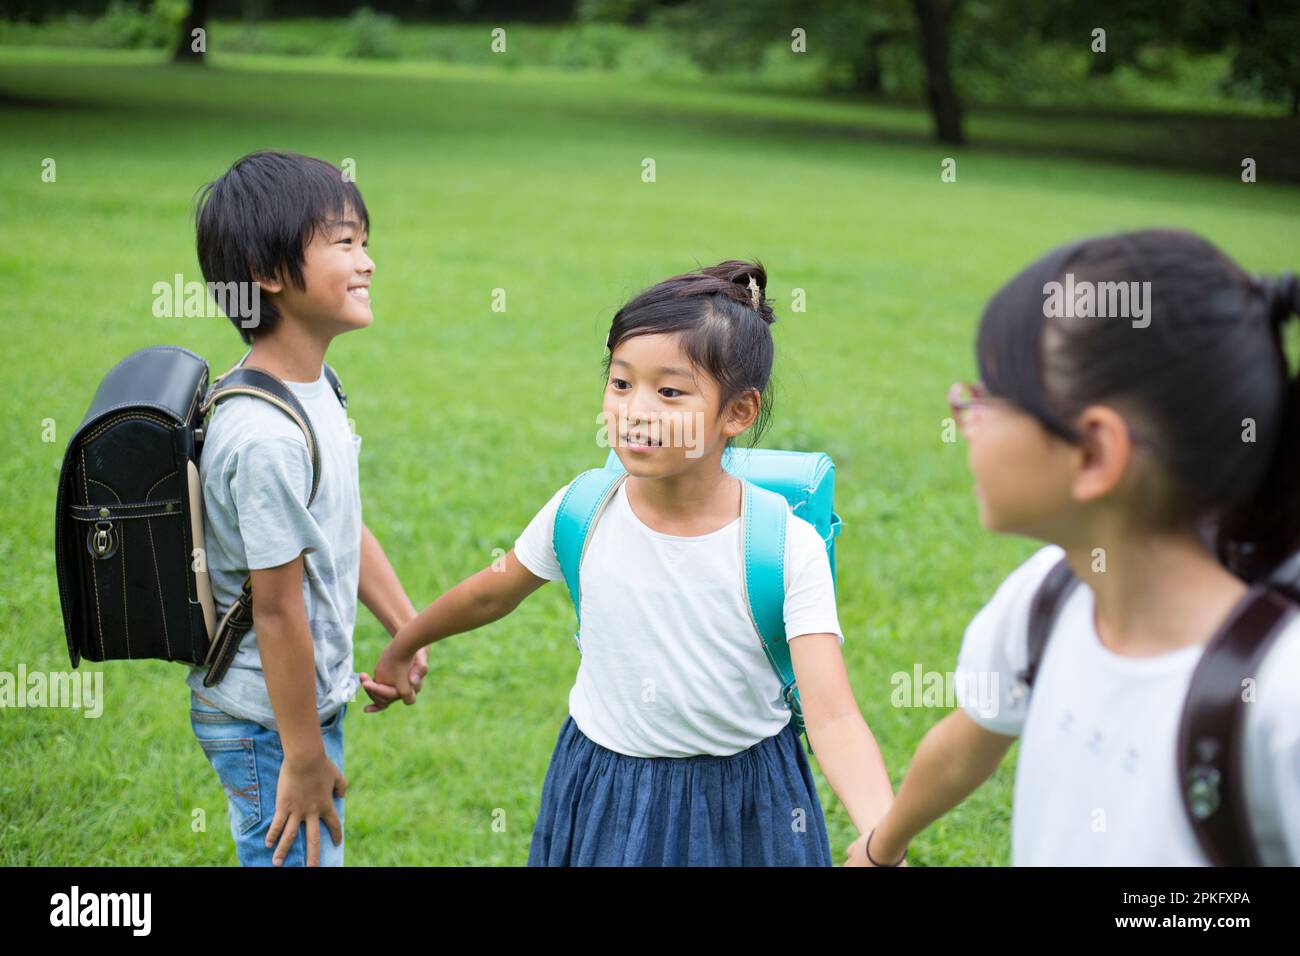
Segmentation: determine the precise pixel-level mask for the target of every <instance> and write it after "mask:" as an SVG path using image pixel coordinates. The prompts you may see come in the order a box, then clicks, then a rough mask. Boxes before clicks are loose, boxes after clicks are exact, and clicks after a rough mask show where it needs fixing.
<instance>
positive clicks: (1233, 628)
mask: <svg viewBox="0 0 1300 956" xmlns="http://www.w3.org/2000/svg"><path fill="white" fill-rule="evenodd" d="M1078 583H1079V579H1078V578H1076V577H1075V576H1074V572H1073V571H1072V570H1071V569H1070V566H1069V564H1067V563H1066V560H1065V559H1064V558H1062V559H1061V560H1060V561H1059V562H1058V563H1057V564H1056V565H1054V566H1053V567H1052V569H1051V570H1050V571H1049V572H1048V573H1047V577H1045V578H1044V579H1043V583H1042V584H1040V585H1039V587H1038V591H1037V593H1036V594H1035V595H1034V600H1033V603H1032V604H1031V605H1030V609H1029V657H1028V664H1027V665H1026V667H1025V669H1024V671H1022V672H1021V673H1020V675H1019V677H1020V680H1021V681H1022V682H1023V683H1024V684H1025V686H1026V687H1033V683H1034V677H1035V676H1036V675H1037V673H1038V667H1039V664H1040V663H1041V662H1042V659H1043V653H1044V651H1045V650H1046V648H1047V639H1048V637H1049V636H1050V635H1051V633H1052V625H1053V624H1054V623H1055V622H1056V617H1057V615H1058V614H1059V613H1060V610H1061V606H1062V605H1063V604H1064V603H1065V599H1066V598H1067V597H1068V596H1069V594H1070V593H1071V592H1072V591H1073V590H1074V587H1075V585H1077V584H1078ZM1298 605H1300V555H1295V556H1293V557H1292V558H1290V559H1288V560H1287V561H1286V562H1284V563H1283V564H1282V565H1280V566H1279V567H1278V568H1277V569H1276V570H1274V571H1273V573H1272V574H1270V575H1268V576H1267V577H1266V578H1264V579H1263V580H1261V581H1260V582H1258V583H1256V584H1255V585H1254V586H1252V587H1251V588H1250V590H1248V591H1247V592H1246V594H1245V595H1244V596H1243V597H1242V599H1241V600H1240V601H1238V602H1237V605H1236V606H1235V607H1234V608H1233V609H1232V611H1231V612H1229V614H1228V617H1227V619H1226V620H1225V621H1224V622H1223V623H1222V624H1221V625H1220V626H1219V629H1218V630H1217V631H1216V632H1215V633H1214V636H1213V637H1212V638H1211V639H1210V642H1209V643H1208V644H1207V645H1206V647H1205V651H1204V653H1203V654H1202V655H1201V659H1200V661H1199V662H1198V663H1197V665H1196V669H1195V671H1193V673H1192V680H1191V685H1190V686H1189V687H1188V691H1187V698H1186V700H1185V701H1184V702H1183V713H1182V720H1181V723H1180V724H1179V728H1178V745H1177V746H1178V753H1177V755H1176V758H1177V760H1178V781H1179V792H1180V794H1181V796H1182V800H1183V809H1184V810H1185V811H1186V813H1187V819H1188V821H1189V822H1190V823H1191V825H1192V831H1193V832H1194V833H1195V834H1196V839H1197V842H1198V843H1200V845H1201V849H1202V850H1203V851H1204V852H1205V855H1206V856H1207V857H1209V859H1210V862H1211V863H1213V864H1214V865H1215V866H1258V865H1260V859H1259V853H1258V851H1257V850H1256V847H1255V841H1254V838H1253V837H1252V835H1251V831H1250V820H1249V817H1248V816H1247V803H1246V787H1245V747H1244V746H1243V743H1244V734H1245V729H1246V704H1245V701H1244V700H1243V697H1242V692H1241V691H1242V681H1243V680H1244V679H1245V678H1248V677H1254V676H1255V675H1256V674H1258V673H1259V667H1260V664H1261V663H1262V662H1263V660H1264V658H1265V656H1266V655H1267V654H1268V652H1269V649H1270V648H1272V647H1273V645H1274V643H1275V642H1276V640H1277V638H1278V636H1279V635H1280V634H1281V633H1282V632H1283V631H1284V630H1286V628H1287V626H1288V625H1289V624H1291V622H1292V621H1293V620H1294V619H1295V615H1296V613H1297V610H1300V607H1298ZM1171 756H1174V755H1171Z"/></svg>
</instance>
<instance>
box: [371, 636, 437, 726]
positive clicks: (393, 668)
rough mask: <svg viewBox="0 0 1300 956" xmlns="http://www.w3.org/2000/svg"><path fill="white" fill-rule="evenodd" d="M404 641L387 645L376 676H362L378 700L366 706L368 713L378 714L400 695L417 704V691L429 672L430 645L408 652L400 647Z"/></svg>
mask: <svg viewBox="0 0 1300 956" xmlns="http://www.w3.org/2000/svg"><path fill="white" fill-rule="evenodd" d="M399 647H400V643H399V642H398V641H396V640H394V641H392V642H390V643H389V645H388V646H387V647H385V648H384V651H383V653H382V654H380V655H379V660H378V662H376V664H375V676H374V677H373V678H371V677H370V675H368V674H362V675H361V685H362V686H363V687H364V688H365V689H366V693H367V694H369V695H370V699H371V700H373V701H374V703H373V704H370V705H368V706H367V707H366V713H368V714H369V713H376V712H378V711H381V710H383V709H384V708H386V707H387V706H388V705H389V704H391V703H393V702H394V701H396V700H398V699H399V698H400V699H401V700H402V701H403V702H405V703H406V704H407V705H408V706H409V705H410V704H414V703H415V695H416V692H417V691H418V690H419V689H420V687H421V686H423V684H424V675H425V674H427V673H428V672H429V653H428V648H425V647H422V648H420V650H418V651H417V652H416V653H414V654H411V655H409V656H408V655H406V654H404V653H402V652H400V651H399V650H398V648H399Z"/></svg>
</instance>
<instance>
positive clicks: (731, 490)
mask: <svg viewBox="0 0 1300 956" xmlns="http://www.w3.org/2000/svg"><path fill="white" fill-rule="evenodd" d="M765 285H766V274H765V272H764V270H763V267H762V266H761V265H760V264H757V263H746V262H737V261H729V262H723V263H720V264H719V265H717V266H713V267H712V268H708V269H700V270H698V271H696V272H691V273H686V274H684V275H679V276H674V277H673V278H670V279H666V280H664V281H663V282H660V283H658V284H657V285H655V286H652V287H651V288H649V289H647V290H645V291H644V292H642V293H641V294H639V295H637V296H636V297H635V298H633V299H632V300H631V301H630V302H628V303H627V304H626V305H624V306H623V308H622V309H620V310H619V311H618V313H617V314H616V315H615V316H614V321H613V324H612V325H611V327H610V331H609V336H608V338H607V340H606V348H607V350H608V354H607V357H606V366H605V370H606V373H607V374H606V384H605V397H604V408H603V418H604V422H605V426H604V434H605V435H607V436H608V438H609V443H610V444H611V445H612V446H613V453H612V454H611V455H610V460H609V462H608V463H607V464H606V466H605V467H604V468H598V469H593V470H591V471H588V472H584V473H583V474H581V475H579V476H578V477H577V478H575V479H574V480H573V481H571V482H570V483H569V484H567V485H565V486H564V487H563V488H560V489H559V490H558V491H556V492H555V494H554V495H553V496H552V497H551V499H550V501H549V502H547V504H546V505H545V506H544V507H543V508H542V509H541V510H540V511H539V512H538V513H537V514H536V516H535V517H534V518H533V520H532V521H531V522H530V523H529V525H528V527H527V528H526V529H525V530H524V532H523V533H522V534H521V535H520V536H519V538H518V539H517V540H516V542H515V547H514V548H513V549H512V550H511V551H510V552H509V553H508V554H507V555H506V557H505V559H504V562H502V563H503V565H504V566H503V567H501V565H500V564H498V567H499V568H500V569H499V570H494V569H493V568H486V569H484V570H482V571H480V572H479V573H477V574H475V575H474V576H472V577H470V578H468V579H466V580H465V581H463V582H461V583H460V584H458V585H457V586H456V587H454V588H452V589H451V590H450V591H448V592H447V593H446V594H444V595H443V596H442V597H440V598H439V599H438V600H437V601H435V602H434V603H433V604H431V605H430V606H429V607H428V608H426V609H425V610H424V611H423V612H422V613H421V614H420V615H419V616H418V617H416V618H415V619H414V620H413V621H412V622H411V623H410V624H408V625H406V626H405V627H403V628H402V629H401V630H400V631H399V632H398V634H397V635H396V637H395V638H394V640H393V641H392V643H391V644H390V645H389V646H388V647H387V648H386V649H385V651H384V653H383V656H382V657H381V658H380V660H379V663H378V664H377V665H376V668H375V675H374V680H375V681H376V682H379V683H381V684H388V685H391V686H392V687H393V688H395V689H396V690H397V691H398V692H399V693H400V694H401V696H402V698H403V700H405V701H406V702H408V703H411V702H413V700H414V695H413V694H412V693H411V692H410V688H409V687H408V686H407V684H406V674H408V673H409V671H410V667H409V664H408V661H409V660H410V659H412V658H413V657H414V655H415V653H416V651H418V650H419V648H421V647H423V646H425V645H427V644H430V643H432V642H434V641H438V640H441V639H442V638H445V637H448V636H450V635H452V634H458V633H462V632H464V631H469V630H473V629H474V628H477V627H481V626H483V625H484V624H488V623H490V622H491V621H495V620H497V619H498V618H501V617H503V616H505V615H506V614H508V613H509V612H510V611H512V610H513V609H514V608H515V607H516V606H517V605H518V604H519V602H520V601H522V600H523V599H524V598H525V597H526V596H527V595H529V594H531V593H532V592H533V591H535V590H537V588H539V587H541V586H542V585H543V584H544V583H546V582H547V581H561V580H563V581H565V582H566V584H567V586H568V588H569V592H570V595H571V596H572V598H573V602H574V607H575V610H576V611H577V615H578V622H579V629H578V633H577V634H576V635H575V640H576V641H577V644H578V650H579V651H580V652H581V657H580V663H579V667H578V673H577V677H576V680H575V682H574V685H573V688H572V690H571V691H570V693H569V716H568V718H567V719H566V720H565V721H564V724H563V726H562V727H561V729H560V733H559V739H558V740H557V743H556V747H555V751H554V753H553V755H552V757H551V763H550V766H549V768H548V770H547V772H546V779H545V782H544V783H543V786H542V798H541V809H540V813H539V815H538V820H537V825H536V827H535V829H534V831H533V839H532V848H531V851H530V853H529V859H528V862H529V865H534V866H566V865H595V866H602V865H603V866H610V865H614V866H619V865H631V866H653V865H668V866H674V865H705V866H710V865H711V866H741V865H785V866H828V865H830V864H831V862H832V860H831V851H830V844H829V841H828V838H827V833H826V824H825V821H824V819H823V816H822V810H821V803H820V800H819V798H818V795H817V789H816V785H815V783H814V781H813V776H812V771H811V768H810V766H809V763H808V758H807V757H806V756H805V754H804V751H803V749H802V748H801V747H800V744H799V733H800V732H801V731H805V732H806V733H807V735H808V740H809V744H810V747H811V746H813V745H815V747H816V751H815V752H816V755H817V757H818V759H819V761H820V763H821V767H822V770H823V771H824V772H825V774H826V777H827V779H828V780H829V781H830V784H831V787H832V788H833V789H834V790H835V793H836V795H837V796H838V797H839V798H840V799H841V800H842V801H843V803H844V805H845V808H846V809H847V810H848V813H849V816H850V817H851V818H852V820H853V823H854V825H855V826H856V827H857V828H858V829H859V830H860V831H861V832H868V831H869V829H870V828H871V827H872V826H873V825H874V824H875V822H876V820H878V819H879V818H880V817H881V816H882V815H883V814H884V812H885V811H886V810H887V809H888V807H889V804H890V803H891V801H892V799H893V792H892V790H891V787H890V783H889V777H888V775H887V773H886V771H885V767H884V762H883V761H882V759H881V756H880V751H879V749H878V747H877V746H876V742H875V739H874V737H873V736H872V734H871V731H870V729H869V728H868V727H867V724H866V722H865V721H864V720H863V718H862V715H861V713H860V711H859V710H858V706H857V703H856V701H855V700H854V697H853V692H852V690H851V688H850V686H849V682H848V677H847V674H846V671H845V667H844V661H843V657H842V656H841V652H840V644H841V643H842V642H843V640H844V638H843V635H842V633H841V631H840V626H839V618H838V614H837V611H836V605H835V586H834V572H833V563H832V560H833V553H834V552H833V543H834V536H835V534H836V532H837V531H838V528H839V519H838V518H837V517H835V515H834V514H833V512H832V511H831V508H830V494H831V485H832V481H833V468H832V466H831V465H830V459H829V458H827V457H826V456H825V455H821V454H816V453H812V454H802V453H796V452H778V451H759V450H755V449H753V448H752V444H754V443H756V442H757V439H758V435H759V434H760V433H761V432H762V430H763V426H764V425H765V424H766V419H767V417H768V414H769V404H768V401H767V394H768V380H769V378H770V375H771V370H772V359H773V345H772V335H771V330H770V328H769V326H770V324H771V323H772V322H773V321H774V320H775V319H774V316H773V314H772V309H771V307H770V306H769V305H768V304H767V302H766V301H765V299H764V288H765ZM751 429H752V438H751V449H749V450H738V449H734V448H732V447H731V445H732V442H733V439H735V438H736V437H737V436H739V435H741V434H742V433H744V432H746V431H750V430H751ZM366 679H367V681H368V680H369V679H368V678H366Z"/></svg>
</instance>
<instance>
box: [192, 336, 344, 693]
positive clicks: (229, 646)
mask: <svg viewBox="0 0 1300 956" xmlns="http://www.w3.org/2000/svg"><path fill="white" fill-rule="evenodd" d="M247 358H248V356H247V355H245V356H244V359H247ZM244 359H241V360H240V362H239V364H238V365H236V366H235V367H234V368H232V369H231V370H230V371H229V372H227V373H226V374H225V375H222V376H221V377H220V378H218V379H217V380H216V381H215V382H213V383H212V386H211V387H210V388H209V389H208V391H207V394H205V395H204V396H203V401H202V403H201V404H200V405H199V415H200V417H202V416H206V415H207V413H208V410H209V409H211V408H213V407H214V406H216V405H217V404H219V403H220V402H221V401H223V400H224V399H226V398H229V397H230V396H232V395H252V396H253V397H254V398H260V399H262V400H263V401H266V402H270V403H271V404H272V405H274V406H275V407H276V408H278V409H280V410H281V411H282V412H284V413H285V414H286V415H288V416H289V417H290V418H291V419H293V421H294V423H295V424H296V425H297V426H298V427H299V428H300V429H301V430H302V435H303V438H305V439H306V440H307V454H308V455H309V456H310V458H311V491H310V493H309V494H308V495H307V507H308V508H310V507H311V504H312V502H313V501H315V500H316V492H317V490H318V489H319V488H320V447H319V445H318V444H317V442H316V432H315V430H314V429H313V428H312V427H311V419H310V418H309V417H308V415H307V411H306V409H304V408H303V407H302V403H301V402H299V401H298V398H297V396H296V395H294V394H293V391H292V390H291V389H290V388H289V386H287V385H285V384H284V382H282V381H280V380H279V379H278V378H276V377H275V376H274V375H272V374H271V373H270V372H268V371H266V370H265V369H260V368H254V367H253V366H251V365H245V364H244ZM329 378H330V381H331V384H334V383H336V382H337V381H338V380H337V378H335V377H334V375H333V373H332V372H330V375H329ZM342 391H343V390H342V388H341V387H336V391H335V394H337V395H339V401H341V402H344V407H345V408H346V407H347V405H346V402H345V399H344V396H343V394H342ZM252 626H253V577H252V575H251V574H249V575H248V576H246V577H245V578H244V585H243V588H242V589H241V590H240V594H239V597H238V598H236V599H235V602H234V603H233V604H231V606H230V608H229V609H228V610H227V611H226V614H225V616H224V617H223V618H222V620H221V622H220V623H219V625H218V626H217V630H216V633H215V635H214V637H213V640H212V643H211V644H210V645H209V647H208V656H207V658H206V660H205V663H207V664H208V665H209V666H208V673H207V675H206V676H205V677H204V678H203V686H204V687H213V686H215V685H216V684H219V683H220V682H221V681H222V680H223V679H224V678H225V676H226V672H227V671H228V670H229V669H230V665H231V664H232V663H233V662H234V659H235V655H236V653H238V651H239V645H240V643H241V642H242V641H243V639H244V635H245V634H247V633H248V631H249V630H250V629H251V628H252Z"/></svg>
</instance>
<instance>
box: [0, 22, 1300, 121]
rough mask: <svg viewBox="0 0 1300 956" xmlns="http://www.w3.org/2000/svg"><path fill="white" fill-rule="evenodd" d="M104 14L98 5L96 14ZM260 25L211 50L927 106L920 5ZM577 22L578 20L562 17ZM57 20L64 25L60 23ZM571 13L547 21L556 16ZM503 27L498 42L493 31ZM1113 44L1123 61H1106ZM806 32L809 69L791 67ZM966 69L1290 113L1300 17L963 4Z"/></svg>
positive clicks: (21, 25)
mask: <svg viewBox="0 0 1300 956" xmlns="http://www.w3.org/2000/svg"><path fill="white" fill-rule="evenodd" d="M81 6H89V5H81ZM235 6H236V7H237V8H238V10H239V11H240V12H242V13H243V14H244V18H243V19H234V18H230V17H229V16H226V17H222V16H219V15H218V14H220V13H221V12H222V11H223V10H224V11H228V10H229V9H230V7H231V4H227V3H222V2H218V3H216V4H214V8H213V9H214V11H216V13H215V14H214V16H216V19H215V20H214V22H213V23H212V24H210V26H209V48H210V49H211V50H212V51H213V52H214V54H215V55H217V56H218V57H219V56H220V55H221V54H222V53H223V52H237V53H270V54H289V55H324V56H343V57H358V58H390V59H391V58H398V59H410V60H438V61H442V62H451V63H465V64H476V65H484V66H493V67H499V68H504V69H515V68H519V67H524V66H527V67H533V68H549V69H562V70H608V71H614V72H618V73H621V74H624V75H629V76H641V77H649V78H654V79H662V80H672V81H679V82H687V83H697V82H700V81H702V80H705V79H707V80H709V81H711V82H720V83H723V84H724V85H730V86H743V87H747V88H756V87H761V88H768V89H779V90H785V91H798V92H808V93H831V94H839V93H856V94H866V95H871V96H877V97H883V98H886V99H893V100H898V101H901V102H906V103H917V102H921V101H922V99H923V96H924V68H923V62H922V58H921V53H920V47H919V44H918V41H917V37H916V30H915V27H914V23H913V12H912V5H911V3H910V2H908V0H874V2H863V3H844V2H842V0H807V2H804V3H800V4H791V3H788V2H786V0H692V2H676V3H665V2H662V0H661V2H655V0H575V2H573V3H572V4H571V6H572V20H571V21H570V22H568V23H564V24H537V23H520V22H516V21H508V22H502V23H501V24H499V25H500V26H503V27H505V28H506V29H507V34H508V43H509V52H510V54H511V55H509V56H498V55H494V54H493V53H492V52H491V50H490V48H489V36H488V33H487V24H485V23H483V22H473V23H470V22H442V23H432V22H421V21H410V20H398V19H397V18H396V17H394V16H393V14H392V13H390V12H386V10H388V9H391V8H404V9H412V10H414V9H416V8H417V7H418V8H419V9H420V10H421V11H427V15H430V16H434V15H446V16H452V15H458V16H460V17H462V18H465V17H479V16H481V15H483V14H484V13H485V12H487V11H490V10H493V9H499V6H493V5H491V4H484V3H479V2H468V3H465V4H461V3H454V2H434V0H430V2H428V3H424V4H407V5H405V7H403V5H402V4H392V3H386V2H382V0H371V4H370V5H367V6H364V7H362V8H360V9H358V10H354V11H353V12H352V13H351V15H350V16H347V17H336V18H333V19H276V20H268V19H259V18H261V17H266V16H269V15H272V14H277V15H283V11H284V10H286V9H289V8H290V7H292V4H288V5H287V4H284V3H282V2H276V0H240V3H238V4H236V5H235ZM561 6H562V5H561ZM185 7H186V0H153V2H152V3H150V4H146V3H144V2H143V0H137V2H130V0H112V2H111V3H110V4H109V5H108V7H107V10H106V12H105V13H104V15H103V16H101V17H99V18H97V19H89V18H88V17H87V16H86V15H84V14H80V13H65V14H62V15H53V16H50V17H49V18H48V19H46V20H44V21H43V22H39V23H28V22H9V21H5V20H0V43H4V44H10V45H53V46H99V47H123V48H157V49H166V48H167V47H168V46H170V45H171V44H172V43H173V42H174V40H175V36H176V29H175V25H176V24H178V23H179V21H180V19H181V18H182V16H183V14H184V10H185ZM46 9H47V12H48V11H49V8H46ZM558 9H560V7H559V6H556V5H551V4H541V5H539V6H538V7H537V8H536V12H537V14H538V15H539V16H541V15H543V14H545V15H546V16H551V15H553V14H555V12H556V10H558ZM493 25H498V24H493ZM1097 27H1101V28H1103V29H1105V30H1106V52H1105V53H1104V54H1103V53H1094V52H1092V50H1091V41H1092V36H1091V34H1092V31H1093V29H1095V28H1097ZM796 29H800V30H803V31H804V39H805V43H806V52H802V53H796V52H795V51H794V50H793V49H792V32H793V31H794V30H796ZM950 43H951V62H952V70H953V74H954V80H955V84H956V87H957V90H958V94H959V96H960V98H961V100H962V101H963V102H964V103H965V104H966V105H968V106H976V107H978V106H987V105H993V104H997V105H1007V106H1058V105H1072V106H1131V107H1139V106H1159V107H1166V108H1177V109H1193V110H1212V111H1231V112H1263V111H1272V112H1276V111H1277V108H1278V106H1279V105H1285V104H1287V102H1288V99H1290V100H1291V101H1292V104H1293V108H1294V99H1295V97H1296V96H1297V95H1300V94H1298V93H1297V86H1298V85H1300V78H1298V77H1300V4H1296V3H1294V2H1292V3H1289V4H1283V3H1280V2H1278V0H1252V2H1251V3H1248V4H1224V3H1222V2H1221V0H1187V2H1185V3H1182V4H1178V5H1175V6H1170V7H1166V6H1165V5H1160V4H1157V5H1134V4H1132V3H1131V2H1129V0H1055V2H1053V3H1051V4H1039V5H1031V6H1028V7H1021V6H1020V5H1017V4H1014V3H1012V2H1011V0H963V2H961V3H960V4H958V5H957V6H956V7H955V12H954V14H953V21H952V24H951V29H950Z"/></svg>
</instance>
